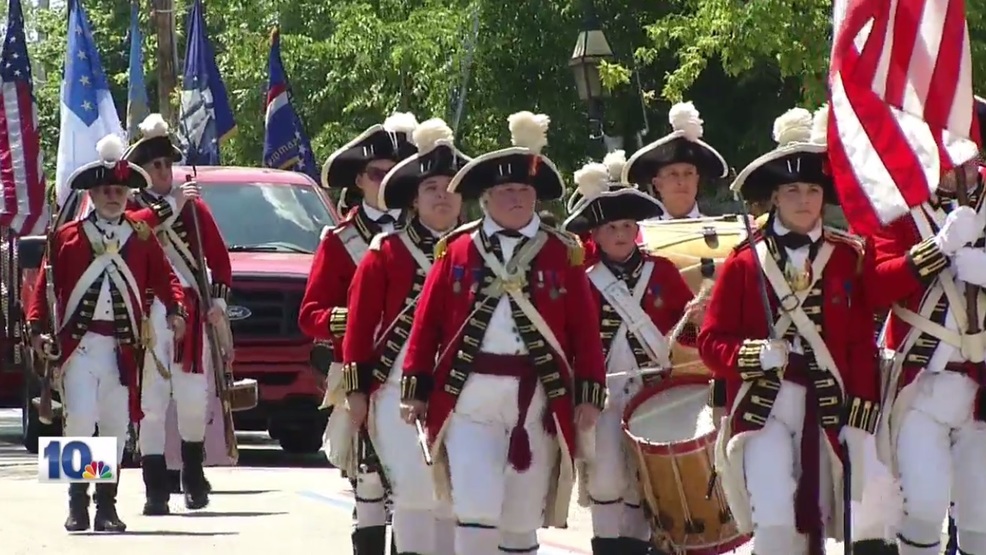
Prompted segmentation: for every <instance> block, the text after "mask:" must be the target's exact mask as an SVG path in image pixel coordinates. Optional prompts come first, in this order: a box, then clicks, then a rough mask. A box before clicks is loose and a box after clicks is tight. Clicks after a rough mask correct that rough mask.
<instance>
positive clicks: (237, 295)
mask: <svg viewBox="0 0 986 555" xmlns="http://www.w3.org/2000/svg"><path fill="white" fill-rule="evenodd" d="M284 286H285V284H284V282H283V281H281V282H280V283H278V282H266V283H264V282H249V283H244V284H242V285H241V284H239V283H234V285H233V292H232V294H231V295H230V302H229V306H230V307H242V308H245V309H247V310H249V311H250V315H249V317H247V318H243V319H239V320H232V319H231V320H230V325H231V327H232V329H233V337H235V338H236V340H237V341H244V340H245V341H255V340H293V339H304V335H303V334H302V333H301V330H300V329H299V328H298V310H299V308H300V306H301V298H302V296H303V295H304V292H303V291H302V290H300V289H298V290H293V289H284Z"/></svg>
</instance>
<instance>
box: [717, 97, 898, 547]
mask: <svg viewBox="0 0 986 555" xmlns="http://www.w3.org/2000/svg"><path fill="white" fill-rule="evenodd" d="M827 110H828V108H827V107H825V108H823V109H822V110H819V113H818V114H817V115H816V120H817V122H816V123H817V125H816V128H815V133H813V132H812V127H813V125H812V116H811V114H810V113H809V112H808V111H807V110H804V109H801V108H795V109H793V110H790V111H788V112H787V113H786V114H784V115H782V116H781V117H779V118H777V120H776V121H775V122H774V139H775V140H776V141H777V142H778V147H777V148H776V149H775V150H773V151H771V152H769V153H767V154H765V155H763V156H761V157H760V158H758V159H757V160H755V161H753V162H752V163H750V165H748V166H747V167H746V168H745V169H744V170H743V171H742V172H740V174H739V175H738V176H737V178H736V180H735V182H734V183H733V185H732V188H733V190H734V191H739V192H740V193H741V194H742V196H743V198H744V199H745V200H747V201H753V202H758V201H762V200H765V199H768V198H770V199H772V200H773V206H774V209H773V210H772V212H771V216H770V217H769V219H768V221H767V222H766V224H765V225H764V227H763V228H761V229H760V230H758V231H757V232H756V233H755V235H754V237H752V238H751V239H750V240H749V241H746V242H744V243H742V244H741V245H740V246H739V247H737V249H736V250H735V251H734V252H733V253H732V254H731V255H730V256H729V258H727V260H726V262H725V263H724V264H723V266H722V268H721V269H720V273H719V277H718V280H717V281H716V283H715V286H714V288H713V291H712V296H711V299H710V301H709V306H708V310H707V312H706V315H705V321H704V323H703V325H702V329H701V331H700V333H699V337H698V349H699V353H700V355H701V356H702V360H703V361H704V362H705V363H706V365H708V367H709V368H710V369H712V371H713V373H714V374H715V376H716V377H717V378H721V379H724V380H725V381H726V389H727V402H728V403H727V406H728V407H729V408H730V418H729V420H728V421H726V422H724V423H723V425H722V427H721V428H720V432H719V439H718V441H717V444H716V469H717V471H718V473H719V477H720V479H721V481H722V487H723V490H724V492H725V494H726V498H727V500H728V502H729V507H730V509H731V511H732V513H733V515H734V517H735V518H736V522H737V526H738V527H739V530H740V532H741V533H750V532H753V533H754V537H753V549H754V551H755V552H756V553H758V554H759V555H792V554H793V555H804V554H806V553H807V554H810V555H820V554H822V553H824V543H825V538H827V537H830V538H835V539H837V540H841V539H842V538H843V535H844V531H843V529H842V528H843V527H842V523H843V511H844V510H845V509H846V507H845V505H844V501H845V499H844V497H843V478H842V475H843V459H844V457H847V456H849V457H851V461H852V463H853V468H852V472H853V475H856V474H857V473H859V475H860V476H862V475H863V469H862V460H861V459H862V447H861V446H862V445H863V444H864V442H865V441H866V440H867V436H870V437H871V436H872V434H873V432H874V430H875V428H876V423H877V420H878V416H879V412H880V411H879V400H880V380H879V371H878V367H877V361H876V344H875V340H874V337H873V328H872V316H871V312H870V310H869V307H868V306H867V304H866V303H865V302H864V299H863V298H862V289H863V288H862V285H863V280H862V279H861V277H862V274H863V273H864V270H865V265H866V264H867V263H870V264H872V263H871V262H867V260H866V258H865V249H864V247H863V245H864V243H863V241H862V240H861V239H859V238H857V237H855V236H851V235H848V234H846V233H844V232H841V231H837V230H834V229H830V228H827V227H823V226H822V209H823V205H824V203H825V202H830V203H834V202H836V196H835V193H834V188H833V186H832V180H831V177H830V176H829V174H828V171H827V155H826V147H825V140H824V136H825V135H824V131H823V125H822V124H823V123H824V122H826V121H827V119H826V118H827ZM761 268H762V270H761ZM761 284H763V287H765V288H766V295H767V297H768V298H769V305H770V306H769V307H768V308H766V309H765V307H764V306H763V301H762V291H763V290H764V289H763V288H762V286H761ZM779 299H780V300H779ZM767 313H769V314H770V316H769V321H768V320H767ZM840 438H844V439H845V440H846V442H848V444H849V453H848V454H847V453H845V452H843V449H842V448H841V445H840ZM853 493H856V494H857V495H856V499H858V498H859V493H861V492H859V493H857V492H853Z"/></svg>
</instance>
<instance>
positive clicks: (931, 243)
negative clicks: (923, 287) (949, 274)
mask: <svg viewBox="0 0 986 555" xmlns="http://www.w3.org/2000/svg"><path fill="white" fill-rule="evenodd" d="M907 257H908V260H909V261H910V263H911V267H912V268H913V269H914V272H915V273H916V274H917V276H918V279H920V280H921V281H922V282H924V283H929V282H931V280H933V279H935V278H936V277H937V276H938V273H939V272H941V271H942V270H944V269H945V268H947V267H948V257H947V256H945V253H943V252H942V251H941V249H939V248H938V245H937V244H936V243H935V238H934V237H929V238H928V239H925V240H924V241H921V242H920V243H918V244H916V245H914V246H913V247H911V250H910V252H908V253H907Z"/></svg>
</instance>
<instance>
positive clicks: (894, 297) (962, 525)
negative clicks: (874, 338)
mask: <svg viewBox="0 0 986 555" xmlns="http://www.w3.org/2000/svg"><path fill="white" fill-rule="evenodd" d="M977 111H978V112H979V118H980V124H981V125H982V124H984V123H986V104H984V103H983V102H982V100H981V99H978V98H977ZM981 132H983V133H986V127H984V128H983V129H982V131H981ZM983 136H984V137H986V135H983ZM958 172H963V173H964V176H963V177H964V178H963V179H962V180H961V182H960V181H959V179H957V173H958ZM984 175H986V171H984V169H983V168H982V167H979V166H978V165H977V163H976V162H975V161H972V162H969V163H967V164H966V165H964V166H962V167H960V168H958V169H957V170H956V171H954V172H952V173H950V174H948V175H946V176H945V177H944V178H943V179H942V182H941V184H940V185H939V186H938V191H937V193H936V195H935V197H934V198H933V199H932V202H930V203H926V204H924V205H923V206H921V207H918V208H916V209H914V210H912V211H911V215H910V217H904V218H901V219H899V220H897V221H895V222H894V223H892V224H891V225H889V226H888V227H886V228H884V229H883V230H881V231H880V232H879V233H877V234H876V235H875V236H874V237H873V245H874V248H875V253H876V263H877V266H876V275H877V278H876V279H877V280H878V282H879V284H880V287H878V288H875V289H874V291H873V292H874V293H875V294H877V295H879V297H880V299H878V301H877V303H878V304H882V303H881V302H880V301H889V302H892V303H893V307H892V310H891V317H890V321H889V323H888V327H887V329H886V335H885V342H886V345H885V347H886V348H887V349H890V350H893V351H895V359H894V362H895V364H894V365H893V367H892V368H891V372H890V376H889V385H888V388H887V398H886V399H885V401H884V403H885V405H886V407H888V408H887V409H886V410H887V411H889V414H888V415H887V417H886V418H884V419H883V421H882V422H881V428H880V434H879V437H878V439H879V448H880V456H881V459H882V460H883V461H884V462H886V463H887V466H888V467H889V468H890V470H891V472H892V473H893V474H894V476H895V477H896V479H897V480H898V481H899V486H900V491H901V493H902V497H903V504H904V507H903V508H904V511H903V513H904V514H903V519H902V520H901V521H900V522H899V523H898V534H897V545H898V548H899V550H900V553H901V554H902V555H925V554H933V553H934V554H937V553H939V552H940V551H941V546H940V545H939V544H940V540H941V529H942V519H943V518H944V517H945V515H946V514H947V513H948V512H949V506H950V504H952V503H954V506H953V511H952V516H953V517H954V520H955V527H956V529H957V532H958V548H959V552H960V553H977V554H978V553H986V479H984V478H983V468H982V461H983V460H986V377H984V372H983V356H984V350H986V346H984V342H983V335H982V333H980V334H976V335H970V334H967V333H966V331H967V329H968V321H967V318H968V316H967V312H966V297H965V289H966V287H965V286H966V285H967V284H969V285H974V286H976V291H977V293H978V298H979V318H980V319H982V318H983V315H984V311H983V292H982V288H983V287H986V254H984V252H983V229H984V227H986V226H984V223H986V202H984V197H986V194H984V185H983V184H984V182H986V179H984ZM959 183H963V184H965V185H966V187H967V190H968V195H967V196H968V200H969V203H970V204H971V206H959V205H958V202H957V201H956V191H957V187H958V185H959ZM979 324H980V325H979V326H978V327H979V328H980V329H981V328H982V327H983V326H982V325H981V324H982V323H981V322H980V323H979Z"/></svg>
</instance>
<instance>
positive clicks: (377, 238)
mask: <svg viewBox="0 0 986 555" xmlns="http://www.w3.org/2000/svg"><path fill="white" fill-rule="evenodd" d="M403 231H404V230H403V229H393V230H391V231H384V232H381V233H377V234H376V235H374V236H373V239H370V250H371V251H378V250H380V247H381V246H382V245H383V241H384V239H386V238H387V237H390V236H391V235H397V234H398V233H401V232H403Z"/></svg>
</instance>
